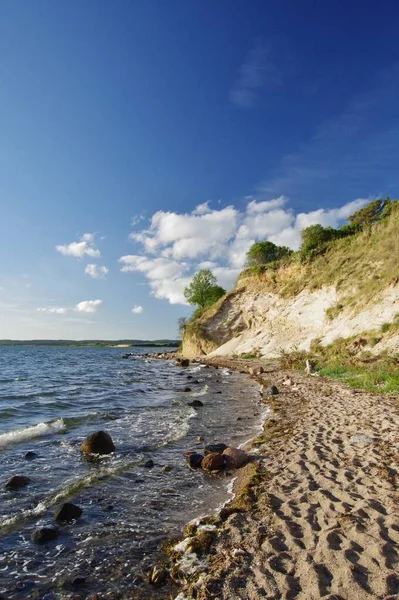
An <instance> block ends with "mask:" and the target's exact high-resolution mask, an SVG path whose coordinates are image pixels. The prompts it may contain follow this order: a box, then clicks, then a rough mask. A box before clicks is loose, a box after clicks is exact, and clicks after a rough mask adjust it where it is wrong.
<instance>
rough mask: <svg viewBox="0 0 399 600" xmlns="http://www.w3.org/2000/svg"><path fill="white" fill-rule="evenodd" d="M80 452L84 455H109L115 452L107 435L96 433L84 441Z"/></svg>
mask: <svg viewBox="0 0 399 600" xmlns="http://www.w3.org/2000/svg"><path fill="white" fill-rule="evenodd" d="M80 451H81V452H83V453H84V454H111V452H115V446H114V442H113V441H112V438H111V436H110V435H109V433H106V432H105V431H96V432H95V433H92V434H91V435H89V436H88V437H87V438H86V439H85V441H84V442H83V444H82V445H81V447H80Z"/></svg>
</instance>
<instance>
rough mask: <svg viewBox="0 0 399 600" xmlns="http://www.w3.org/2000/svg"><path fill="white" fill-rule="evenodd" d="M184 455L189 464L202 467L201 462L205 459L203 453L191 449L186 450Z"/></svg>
mask: <svg viewBox="0 0 399 600" xmlns="http://www.w3.org/2000/svg"><path fill="white" fill-rule="evenodd" d="M184 457H185V459H186V461H187V463H188V464H189V466H190V467H193V468H198V467H200V466H201V463H202V461H203V459H204V456H203V455H202V454H199V452H194V451H191V450H188V451H187V452H184Z"/></svg>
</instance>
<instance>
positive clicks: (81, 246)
mask: <svg viewBox="0 0 399 600" xmlns="http://www.w3.org/2000/svg"><path fill="white" fill-rule="evenodd" d="M55 249H56V250H57V252H60V253H61V254H64V255H65V256H74V257H75V258H82V256H91V257H92V258H98V257H99V256H101V254H100V251H99V250H98V249H97V248H96V246H95V240H94V234H93V233H84V234H83V235H82V237H81V239H80V241H79V242H71V243H70V244H65V245H58V246H56V247H55Z"/></svg>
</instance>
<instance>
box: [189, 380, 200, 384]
mask: <svg viewBox="0 0 399 600" xmlns="http://www.w3.org/2000/svg"><path fill="white" fill-rule="evenodd" d="M191 383H192V384H193V383H201V382H200V381H198V379H193V381H192V382H191Z"/></svg>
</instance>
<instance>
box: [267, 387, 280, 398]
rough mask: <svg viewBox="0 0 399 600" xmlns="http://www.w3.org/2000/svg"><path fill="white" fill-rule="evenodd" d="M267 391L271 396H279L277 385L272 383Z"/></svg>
mask: <svg viewBox="0 0 399 600" xmlns="http://www.w3.org/2000/svg"><path fill="white" fill-rule="evenodd" d="M266 393H267V394H269V395H270V396H277V394H278V393H279V392H278V389H277V387H276V386H275V385H271V386H269V387H268V388H267V390H266Z"/></svg>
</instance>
